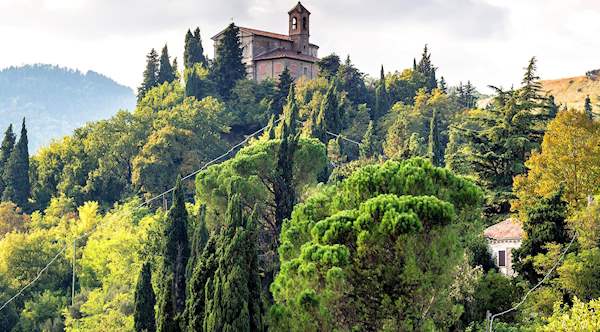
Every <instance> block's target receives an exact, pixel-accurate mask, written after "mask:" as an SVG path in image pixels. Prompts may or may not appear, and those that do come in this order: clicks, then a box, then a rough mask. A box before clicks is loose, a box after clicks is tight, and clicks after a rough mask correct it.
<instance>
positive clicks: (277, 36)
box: [240, 28, 292, 41]
mask: <svg viewBox="0 0 600 332" xmlns="http://www.w3.org/2000/svg"><path fill="white" fill-rule="evenodd" d="M240 31H243V32H247V33H251V34H253V35H258V36H264V37H269V38H275V39H281V40H287V41H292V39H291V38H290V36H288V35H282V34H280V33H274V32H269V31H262V30H257V29H251V28H240Z"/></svg>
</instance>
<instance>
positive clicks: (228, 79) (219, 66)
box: [211, 23, 246, 99]
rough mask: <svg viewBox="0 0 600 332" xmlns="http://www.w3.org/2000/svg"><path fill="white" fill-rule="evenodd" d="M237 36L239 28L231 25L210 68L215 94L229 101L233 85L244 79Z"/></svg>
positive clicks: (219, 44)
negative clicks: (215, 89)
mask: <svg viewBox="0 0 600 332" xmlns="http://www.w3.org/2000/svg"><path fill="white" fill-rule="evenodd" d="M238 35H239V28H238V27H236V26H235V25H234V24H233V23H231V24H230V25H229V26H228V27H227V29H225V31H224V32H223V37H222V38H221V39H220V40H219V43H218V45H217V48H216V51H215V60H214V62H213V65H212V67H211V78H212V81H213V82H215V85H216V87H217V92H218V93H219V95H220V96H221V97H222V98H224V99H229V95H230V93H231V90H232V89H233V87H234V86H235V83H236V82H237V81H238V80H241V79H243V78H244V77H246V68H245V67H244V64H243V63H242V48H241V45H240V39H239V37H238Z"/></svg>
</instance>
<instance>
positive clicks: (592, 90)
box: [542, 76, 600, 109]
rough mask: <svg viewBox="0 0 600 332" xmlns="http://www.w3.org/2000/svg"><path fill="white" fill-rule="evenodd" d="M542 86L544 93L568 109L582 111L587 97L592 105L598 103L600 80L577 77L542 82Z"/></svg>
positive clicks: (599, 100)
mask: <svg viewBox="0 0 600 332" xmlns="http://www.w3.org/2000/svg"><path fill="white" fill-rule="evenodd" d="M542 85H543V88H544V90H545V91H547V92H548V93H550V94H552V95H554V98H555V99H556V101H557V102H558V103H560V104H563V105H567V106H568V107H569V108H577V109H583V104H584V102H585V97H586V96H587V95H589V96H590V98H591V100H592V104H594V105H597V104H599V103H600V99H599V97H600V79H590V78H589V77H587V76H577V77H568V78H561V79H556V80H546V81H542Z"/></svg>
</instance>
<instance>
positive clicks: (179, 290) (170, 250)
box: [156, 177, 190, 332]
mask: <svg viewBox="0 0 600 332" xmlns="http://www.w3.org/2000/svg"><path fill="white" fill-rule="evenodd" d="M183 196H184V193H183V188H182V184H181V177H178V178H177V182H176V185H175V190H174V191H173V206H172V207H171V209H170V210H169V211H168V213H167V217H166V218H167V226H166V227H165V231H164V247H163V254H162V259H163V262H162V277H161V280H162V284H161V293H160V294H161V295H160V297H159V302H158V312H157V324H156V325H157V331H163V332H171V331H181V330H182V329H183V325H184V322H185V320H184V317H183V311H184V309H185V296H186V294H185V291H186V278H185V277H186V274H185V270H186V267H187V263H188V258H189V256H190V249H189V244H188V237H187V222H188V213H187V210H186V208H185V201H184V197H183Z"/></svg>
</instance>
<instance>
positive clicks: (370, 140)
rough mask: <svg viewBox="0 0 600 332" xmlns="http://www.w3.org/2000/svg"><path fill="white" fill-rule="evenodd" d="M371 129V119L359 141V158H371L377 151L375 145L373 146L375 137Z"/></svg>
mask: <svg viewBox="0 0 600 332" xmlns="http://www.w3.org/2000/svg"><path fill="white" fill-rule="evenodd" d="M373 131H374V129H373V121H369V126H368V127H367V131H366V132H365V136H363V139H362V141H361V142H360V157H361V158H371V157H373V156H375V154H376V153H377V147H376V146H375V137H374V132H373Z"/></svg>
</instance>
